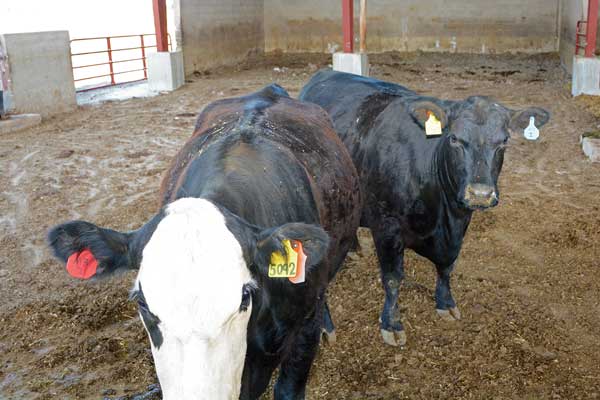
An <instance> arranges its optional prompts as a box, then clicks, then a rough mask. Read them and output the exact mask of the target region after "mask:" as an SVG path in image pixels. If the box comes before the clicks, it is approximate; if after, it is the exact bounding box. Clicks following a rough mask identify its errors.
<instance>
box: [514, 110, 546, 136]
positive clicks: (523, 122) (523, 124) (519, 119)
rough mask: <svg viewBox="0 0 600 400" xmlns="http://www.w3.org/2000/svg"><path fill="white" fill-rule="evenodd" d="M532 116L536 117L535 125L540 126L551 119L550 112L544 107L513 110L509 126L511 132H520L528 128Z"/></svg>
mask: <svg viewBox="0 0 600 400" xmlns="http://www.w3.org/2000/svg"><path fill="white" fill-rule="evenodd" d="M531 117H534V118H535V126H536V127H537V128H540V127H541V126H543V125H545V124H546V122H548V120H549V119H550V113H549V112H548V111H546V110H544V109H543V108H539V107H529V108H526V109H524V110H520V111H512V117H511V119H510V123H509V128H510V130H511V132H520V131H522V130H523V129H525V128H527V126H528V125H529V120H530V118H531Z"/></svg>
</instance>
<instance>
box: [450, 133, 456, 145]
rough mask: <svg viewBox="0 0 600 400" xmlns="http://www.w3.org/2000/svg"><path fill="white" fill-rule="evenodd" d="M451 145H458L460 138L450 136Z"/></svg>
mask: <svg viewBox="0 0 600 400" xmlns="http://www.w3.org/2000/svg"><path fill="white" fill-rule="evenodd" d="M450 143H451V144H458V138H457V137H456V135H450Z"/></svg>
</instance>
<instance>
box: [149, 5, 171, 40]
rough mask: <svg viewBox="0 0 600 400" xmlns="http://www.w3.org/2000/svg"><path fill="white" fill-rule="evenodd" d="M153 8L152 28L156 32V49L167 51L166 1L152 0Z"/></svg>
mask: <svg viewBox="0 0 600 400" xmlns="http://www.w3.org/2000/svg"><path fill="white" fill-rule="evenodd" d="M152 5H153V8H154V30H155V32H156V51H159V52H164V51H169V41H168V39H167V2H166V0H152Z"/></svg>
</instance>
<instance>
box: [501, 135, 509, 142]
mask: <svg viewBox="0 0 600 400" xmlns="http://www.w3.org/2000/svg"><path fill="white" fill-rule="evenodd" d="M508 139H509V137H508V136H507V137H505V138H504V140H503V141H502V144H508Z"/></svg>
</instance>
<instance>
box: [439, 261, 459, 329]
mask: <svg viewBox="0 0 600 400" xmlns="http://www.w3.org/2000/svg"><path fill="white" fill-rule="evenodd" d="M455 264H456V262H454V263H452V264H450V265H446V266H445V265H436V269H437V282H436V285H435V308H436V311H437V313H438V314H439V316H440V317H442V319H444V320H446V321H455V320H459V319H460V310H459V309H458V307H457V306H456V303H455V302H454V298H453V297H452V292H451V291H450V274H451V272H452V270H453V269H454V265H455Z"/></svg>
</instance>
